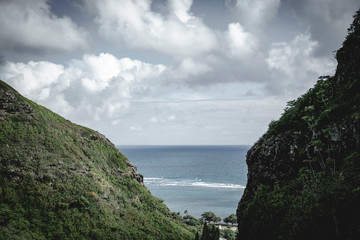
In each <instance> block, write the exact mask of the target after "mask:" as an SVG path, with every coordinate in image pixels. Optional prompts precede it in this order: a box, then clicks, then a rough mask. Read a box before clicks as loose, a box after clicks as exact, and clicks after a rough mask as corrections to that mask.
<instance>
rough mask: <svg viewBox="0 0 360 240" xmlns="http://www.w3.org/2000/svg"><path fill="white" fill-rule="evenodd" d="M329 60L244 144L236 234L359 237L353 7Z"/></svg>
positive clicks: (358, 76)
mask: <svg viewBox="0 0 360 240" xmlns="http://www.w3.org/2000/svg"><path fill="white" fill-rule="evenodd" d="M336 59H337V61H338V66H337V69H336V74H335V75H334V76H324V77H320V78H319V80H318V82H317V83H316V85H315V86H314V88H312V89H310V90H309V91H308V92H307V93H305V94H304V95H302V96H301V97H299V98H298V99H297V100H295V101H291V102H289V103H288V106H287V108H286V109H285V112H284V113H283V114H282V116H281V118H280V119H279V120H278V121H274V122H272V123H271V124H270V125H269V130H268V131H267V133H265V134H264V135H263V136H262V137H261V138H260V139H259V141H258V142H257V143H256V144H255V145H254V146H253V147H252V148H251V149H250V150H249V152H248V154H247V164H248V169H249V173H248V183H247V187H246V189H245V192H244V195H243V197H242V199H241V201H240V203H239V207H238V212H237V215H238V223H239V236H238V239H327V240H328V239H360V204H359V203H360V10H359V11H358V12H357V13H356V15H355V16H354V22H353V23H352V24H351V26H350V28H349V29H348V36H347V37H346V40H345V41H344V43H343V46H342V48H340V49H339V50H338V51H337V52H336Z"/></svg>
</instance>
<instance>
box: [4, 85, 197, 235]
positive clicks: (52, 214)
mask: <svg viewBox="0 0 360 240" xmlns="http://www.w3.org/2000/svg"><path fill="white" fill-rule="evenodd" d="M0 97H1V103H0V147H1V149H0V177H1V182H0V238H1V239H182V238H184V239H193V237H194V235H193V233H192V232H191V229H189V228H188V227H186V226H185V225H183V224H182V223H180V222H179V221H177V220H174V219H172V218H171V217H170V216H171V214H170V212H169V210H168V208H167V207H166V206H165V205H164V204H163V203H162V201H161V200H159V199H157V198H155V197H153V196H152V195H151V194H150V192H149V191H148V190H147V189H146V188H145V187H144V186H143V185H142V181H141V178H142V177H141V175H139V174H138V173H137V172H136V169H135V167H133V165H132V164H131V163H130V162H129V161H128V160H127V158H126V157H125V156H124V155H123V154H121V153H120V152H119V151H118V150H117V149H116V148H115V146H114V145H113V144H112V143H110V142H109V141H108V140H107V139H106V138H105V137H104V136H103V135H101V134H99V133H97V132H95V131H93V130H91V129H88V128H85V127H81V126H79V125H76V124H73V123H71V122H70V121H68V120H66V119H64V118H62V117H61V116H59V115H57V114H55V113H53V112H51V111H49V110H48V109H46V108H44V107H42V106H39V105H37V104H35V103H33V102H32V101H30V100H28V99H26V98H24V97H22V96H21V95H20V94H18V93H17V92H16V91H15V90H13V89H12V88H11V87H9V86H8V85H7V84H5V83H4V82H2V81H0ZM189 230H190V231H189Z"/></svg>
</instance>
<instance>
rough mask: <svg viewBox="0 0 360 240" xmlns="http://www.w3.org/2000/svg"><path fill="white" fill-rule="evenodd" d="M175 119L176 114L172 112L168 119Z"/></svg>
mask: <svg viewBox="0 0 360 240" xmlns="http://www.w3.org/2000/svg"><path fill="white" fill-rule="evenodd" d="M175 120H176V116H175V114H171V115H170V116H169V117H168V121H175Z"/></svg>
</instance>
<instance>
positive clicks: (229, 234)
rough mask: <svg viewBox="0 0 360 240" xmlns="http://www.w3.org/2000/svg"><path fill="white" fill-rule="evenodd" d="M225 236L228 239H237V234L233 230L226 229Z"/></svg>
mask: <svg viewBox="0 0 360 240" xmlns="http://www.w3.org/2000/svg"><path fill="white" fill-rule="evenodd" d="M224 238H226V240H235V238H236V234H235V232H234V231H233V230H230V229H225V231H224Z"/></svg>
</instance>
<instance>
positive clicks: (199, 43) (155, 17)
mask: <svg viewBox="0 0 360 240" xmlns="http://www.w3.org/2000/svg"><path fill="white" fill-rule="evenodd" d="M86 4H87V6H88V8H90V9H92V10H94V11H95V13H96V18H95V21H96V23H97V24H98V26H99V31H100V33H101V34H103V35H104V36H105V37H106V38H108V39H110V40H114V41H115V42H119V43H122V42H123V41H125V42H126V43H127V44H128V45H129V46H132V47H136V48H147V49H154V50H156V51H160V52H163V53H166V54H170V55H174V56H196V55H199V54H202V53H204V52H208V51H211V50H212V49H214V48H215V47H216V45H217V39H216V37H215V35H214V33H213V32H212V30H211V29H210V28H208V27H207V26H206V25H205V24H204V23H203V22H202V19H201V18H198V17H195V16H193V15H192V14H191V12H190V8H191V5H192V1H191V0H182V1H178V0H170V1H169V2H168V15H166V16H163V15H161V14H159V13H156V12H153V11H152V10H151V0H123V1H116V0H104V1H96V0H87V1H86Z"/></svg>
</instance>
